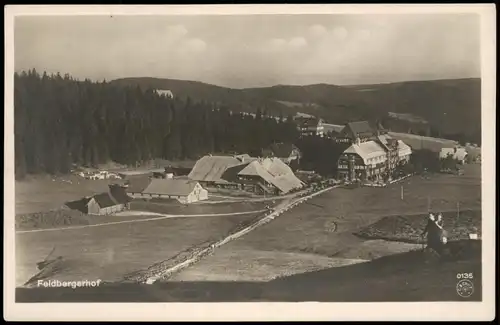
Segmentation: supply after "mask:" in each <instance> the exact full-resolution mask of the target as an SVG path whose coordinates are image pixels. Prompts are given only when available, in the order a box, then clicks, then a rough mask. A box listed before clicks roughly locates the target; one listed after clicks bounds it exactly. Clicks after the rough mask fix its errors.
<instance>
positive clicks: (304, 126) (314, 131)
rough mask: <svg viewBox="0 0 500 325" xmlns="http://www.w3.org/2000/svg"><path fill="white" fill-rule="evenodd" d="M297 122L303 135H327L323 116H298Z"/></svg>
mask: <svg viewBox="0 0 500 325" xmlns="http://www.w3.org/2000/svg"><path fill="white" fill-rule="evenodd" d="M295 123H296V124H297V130H298V131H299V132H300V134H301V136H319V137H323V136H324V135H325V128H324V125H323V124H324V121H323V119H321V118H307V117H298V118H296V119H295Z"/></svg>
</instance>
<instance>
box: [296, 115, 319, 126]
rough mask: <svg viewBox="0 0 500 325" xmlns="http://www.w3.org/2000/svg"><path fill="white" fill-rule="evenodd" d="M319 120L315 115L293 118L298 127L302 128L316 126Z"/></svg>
mask: <svg viewBox="0 0 500 325" xmlns="http://www.w3.org/2000/svg"><path fill="white" fill-rule="evenodd" d="M319 122H320V119H318V118H316V117H313V118H310V117H297V118H296V119H295V123H297V125H298V126H299V127H303V128H307V127H317V126H318V123H319Z"/></svg>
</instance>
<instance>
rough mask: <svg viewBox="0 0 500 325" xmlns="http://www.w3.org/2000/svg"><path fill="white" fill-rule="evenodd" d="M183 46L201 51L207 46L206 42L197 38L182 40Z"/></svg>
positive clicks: (194, 50)
mask: <svg viewBox="0 0 500 325" xmlns="http://www.w3.org/2000/svg"><path fill="white" fill-rule="evenodd" d="M184 47H185V49H187V50H189V51H192V52H203V51H205V50H206V48H207V43H205V41H203V40H201V39H199V38H191V39H189V40H187V41H185V42H184Z"/></svg>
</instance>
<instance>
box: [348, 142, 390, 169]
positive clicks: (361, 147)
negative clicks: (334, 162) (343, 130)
mask: <svg viewBox="0 0 500 325" xmlns="http://www.w3.org/2000/svg"><path fill="white" fill-rule="evenodd" d="M344 153H354V154H357V155H359V156H360V157H361V158H362V159H363V161H364V163H365V164H366V165H367V164H368V159H371V158H374V157H379V156H381V157H383V160H385V159H386V156H385V150H384V148H382V146H381V145H380V144H378V143H377V142H375V141H366V142H361V143H360V144H353V145H351V146H350V147H349V148H347V149H346V150H345V151H344Z"/></svg>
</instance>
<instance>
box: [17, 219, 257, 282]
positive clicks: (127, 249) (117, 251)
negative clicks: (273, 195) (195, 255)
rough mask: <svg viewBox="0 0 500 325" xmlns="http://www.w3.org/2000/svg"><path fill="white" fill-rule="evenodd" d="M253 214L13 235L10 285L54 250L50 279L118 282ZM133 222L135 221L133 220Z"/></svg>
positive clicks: (33, 270) (216, 235) (30, 272)
mask: <svg viewBox="0 0 500 325" xmlns="http://www.w3.org/2000/svg"><path fill="white" fill-rule="evenodd" d="M255 216H256V215H255V214H253V215H252V214H248V215H235V216H206V217H193V218H172V219H160V220H153V221H145V222H135V223H123V224H113V225H105V226H98V227H87V228H80V229H67V230H58V231H49V232H28V233H17V234H16V286H20V285H22V284H23V283H24V282H25V281H27V280H28V279H29V278H30V277H31V276H33V275H35V273H37V272H38V271H37V269H36V263H37V262H40V261H42V260H43V259H44V258H45V257H46V256H47V255H48V254H49V253H50V251H51V250H52V249H53V248H54V247H55V251H54V253H53V256H54V257H56V256H62V257H63V259H64V267H65V269H63V270H62V271H61V272H60V273H58V274H56V275H54V276H53V277H52V278H53V279H59V280H85V279H87V280H96V279H101V280H106V281H112V280H120V279H121V278H122V277H123V276H124V275H125V274H128V273H131V272H135V271H138V270H142V269H145V268H147V267H148V266H150V265H152V264H154V263H157V262H160V261H163V260H166V259H169V258H171V257H173V256H174V255H176V254H178V253H179V252H181V251H184V250H186V249H188V248H191V247H193V246H195V245H198V244H200V243H203V242H206V241H207V240H216V239H219V238H221V237H223V236H224V235H226V234H227V232H229V231H230V230H231V229H233V228H234V227H236V226H238V225H239V224H240V223H241V222H244V221H247V220H251V219H252V218H255ZM135 218H138V217H137V216H135Z"/></svg>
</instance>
